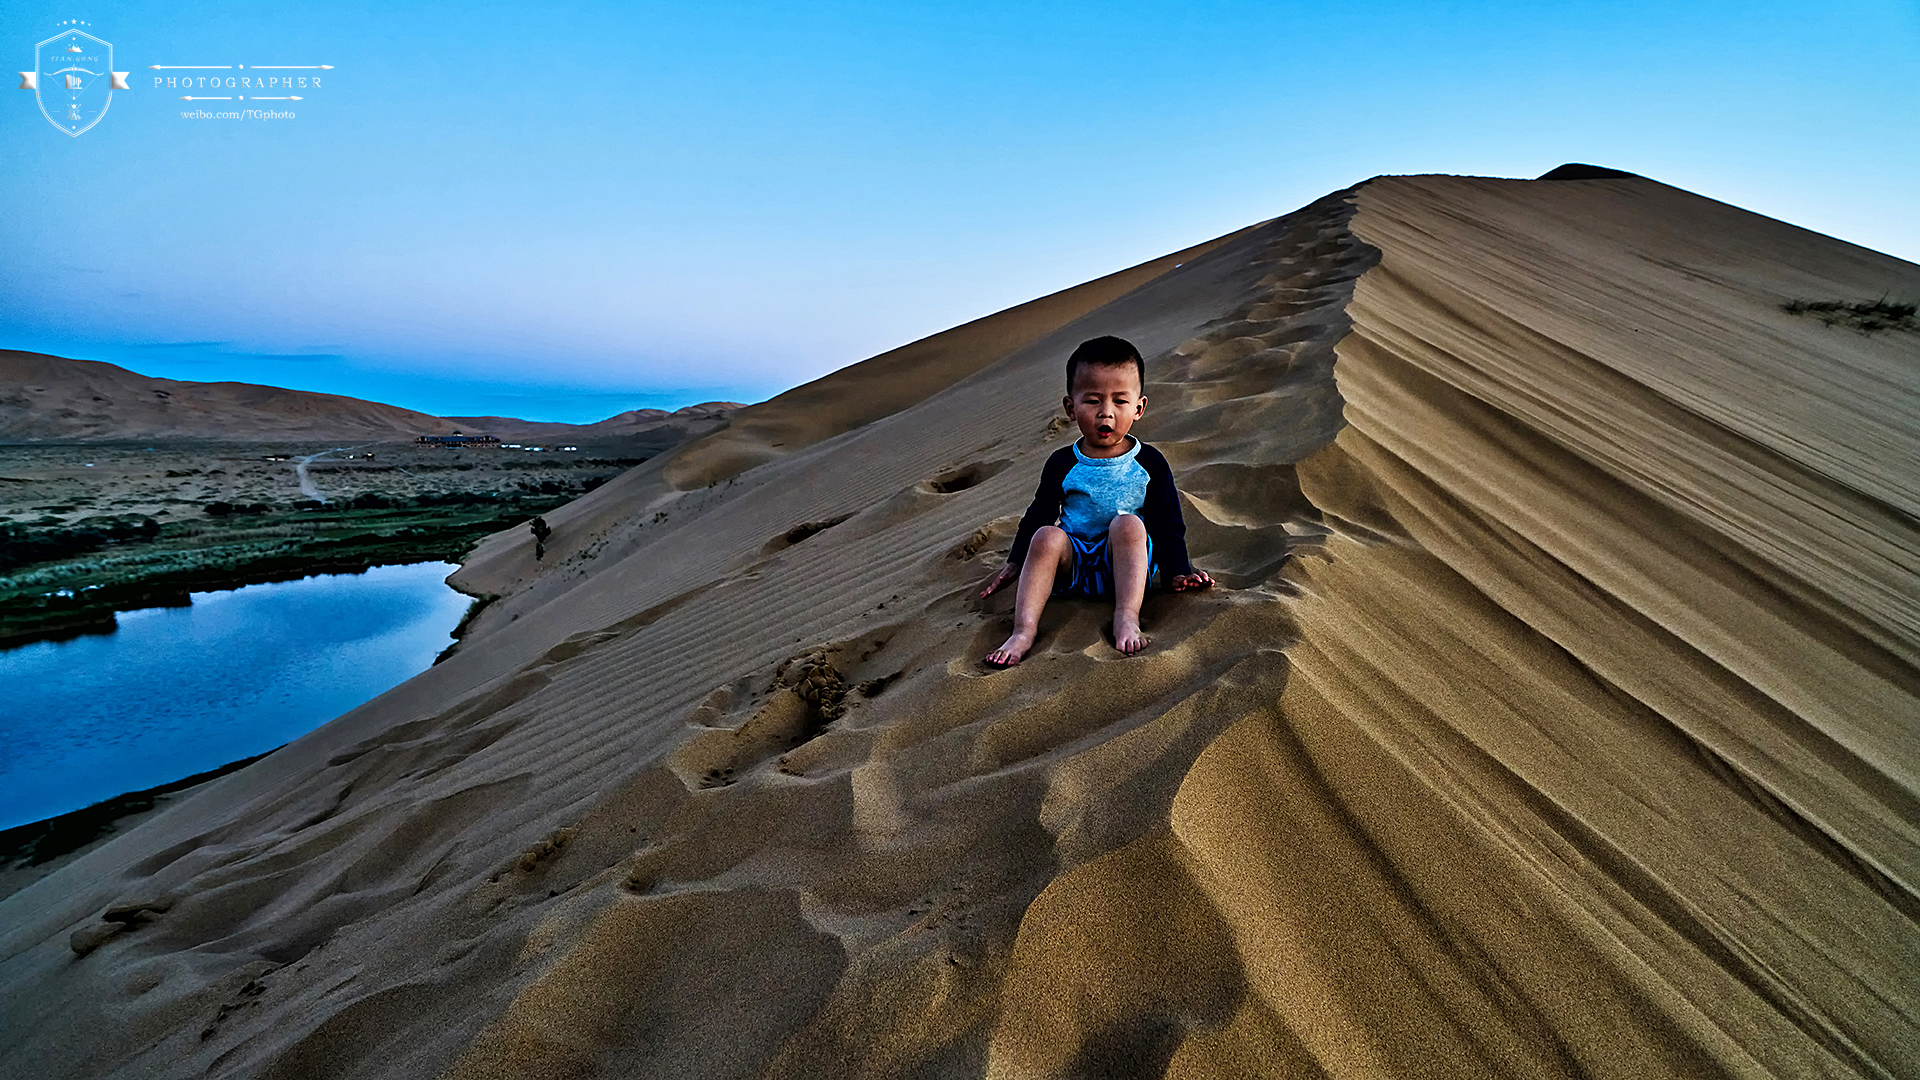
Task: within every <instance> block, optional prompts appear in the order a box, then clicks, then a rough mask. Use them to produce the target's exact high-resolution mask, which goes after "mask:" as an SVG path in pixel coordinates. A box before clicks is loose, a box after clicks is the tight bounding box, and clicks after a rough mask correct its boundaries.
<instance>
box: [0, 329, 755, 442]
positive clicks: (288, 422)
mask: <svg viewBox="0 0 1920 1080" xmlns="http://www.w3.org/2000/svg"><path fill="white" fill-rule="evenodd" d="M739 407H740V406H739V404H738V403H736V402H730V401H711V402H707V403H705V404H703V405H691V406H688V407H687V408H684V409H680V410H677V411H674V412H667V411H665V410H661V409H637V410H633V411H630V412H624V413H621V414H620V415H618V416H613V417H609V418H608V419H606V420H602V421H600V422H599V423H596V424H555V423H547V422H543V421H531V420H516V419H513V418H511V417H503V416H453V417H442V416H429V415H427V414H426V413H421V412H415V411H413V410H412V409H402V408H399V407H397V406H393V405H382V404H380V403H378V402H373V401H362V400H360V399H358V398H350V397H342V396H340V395H338V394H316V393H311V392H308V391H305V390H287V389H283V388H281V387H278V386H261V385H258V384H255V383H238V382H185V381H182V380H178V379H152V378H148V377H147V376H145V375H139V374H135V373H134V372H131V371H128V370H127V369H126V368H123V367H118V366H116V365H114V364H107V363H102V362H100V361H98V360H68V359H66V358H64V357H59V356H48V355H46V354H45V353H30V352H19V351H16V350H12V349H0V443H38V442H59V443H70V442H101V441H131V440H154V441H160V440H183V439H186V440H194V439H218V440H227V441H234V440H249V441H260V442H272V441H276V440H284V441H288V442H296V441H307V440H312V439H341V440H352V439H359V440H393V439H412V438H414V437H416V436H419V435H444V434H447V433H449V432H451V431H454V430H464V431H466V432H467V433H469V434H490V435H493V436H495V437H497V438H502V439H517V440H525V439H556V440H557V439H576V440H578V439H601V438H610V437H630V436H654V438H653V439H652V441H653V442H655V443H657V444H658V446H660V447H662V448H664V447H666V446H669V445H671V444H673V443H674V442H677V441H679V440H680V439H683V438H686V437H687V436H688V435H704V434H706V433H707V432H709V431H711V430H712V429H713V428H714V427H715V426H716V424H715V423H714V421H716V420H719V419H721V418H724V417H725V416H726V415H728V414H729V413H731V412H732V411H733V410H735V409H738V408H739Z"/></svg>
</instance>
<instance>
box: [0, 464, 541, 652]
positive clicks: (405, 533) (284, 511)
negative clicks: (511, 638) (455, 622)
mask: <svg viewBox="0 0 1920 1080" xmlns="http://www.w3.org/2000/svg"><path fill="white" fill-rule="evenodd" d="M569 497H570V495H565V494H546V493H542V494H539V495H534V494H531V493H529V494H525V495H508V496H501V497H487V496H456V497H449V496H429V497H426V498H422V499H416V500H379V501H382V502H386V503H388V505H385V506H380V507H378V508H374V507H369V506H367V505H366V503H367V502H371V501H374V500H365V501H362V502H361V504H360V506H359V507H355V506H353V505H348V504H341V505H329V506H324V507H315V506H309V507H307V508H305V509H291V508H281V509H266V510H264V511H263V512H258V513H248V514H244V515H237V514H233V515H225V516H218V517H207V516H200V517H198V518H194V519H189V520H183V521H177V522H167V523H166V524H162V525H159V526H157V528H155V529H142V530H139V531H138V532H137V533H136V534H134V535H131V536H127V537H121V538H105V539H102V542H101V543H99V544H98V545H93V541H94V540H95V539H98V538H99V537H98V534H91V533H90V534H89V535H88V536H86V537H85V539H86V541H87V543H88V545H90V546H89V547H88V549H87V550H78V551H76V550H72V548H71V547H70V546H68V545H70V544H71V543H72V542H73V539H74V538H73V537H70V536H67V535H65V530H58V531H59V532H61V533H62V535H60V536H59V537H58V541H59V542H58V543H56V544H48V545H44V546H43V545H37V544H36V545H32V546H33V548H34V550H44V551H48V552H54V551H58V552H59V556H60V557H55V558H51V559H46V560H40V561H35V562H32V563H29V564H27V565H14V566H11V567H8V568H6V572H5V573H0V646H4V645H13V644H19V643H22V642H26V641H33V640H43V639H49V638H61V637H71V636H74V635H76V634H85V633H103V632H109V631H111V630H112V629H113V625H114V612H116V611H131V610H134V609H136V608H143V607H169V606H179V605H182V604H185V603H187V602H188V594H190V593H193V592H201V591H207V590H214V589H233V588H239V587H240V586H243V585H253V584H259V583H261V582H267V581H284V580H289V579H293V578H300V577H305V576H307V575H309V574H322V573H355V572H358V571H361V570H365V569H367V568H368V567H370V566H381V565H388V564H392V563H409V562H425V561H431V560H445V561H458V560H460V559H461V558H462V557H464V556H465V555H466V553H467V552H468V551H470V550H471V549H472V548H473V545H474V544H476V543H478V542H479V541H480V539H481V538H483V537H485V536H487V535H489V534H491V533H495V532H498V531H500V530H502V529H508V528H514V527H516V526H524V524H525V523H526V521H527V520H528V519H529V518H531V517H534V516H536V515H538V514H542V513H545V512H547V511H550V510H552V509H553V508H554V507H555V506H556V505H558V504H559V503H562V502H565V501H566V500H567V498H569ZM395 504H398V505H395ZM14 528H16V529H18V530H20V531H21V532H22V538H24V537H26V536H28V535H30V534H31V533H32V532H33V530H32V528H31V527H30V526H15V527H14ZM48 531H49V532H53V531H56V530H48ZM21 546H22V547H26V546H29V545H26V544H22V545H21Z"/></svg>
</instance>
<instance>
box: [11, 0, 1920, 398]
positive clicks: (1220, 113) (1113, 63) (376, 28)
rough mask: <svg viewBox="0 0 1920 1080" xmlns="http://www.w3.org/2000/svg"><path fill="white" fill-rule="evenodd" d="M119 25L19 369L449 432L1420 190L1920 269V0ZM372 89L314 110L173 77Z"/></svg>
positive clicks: (177, 13)
mask: <svg viewBox="0 0 1920 1080" xmlns="http://www.w3.org/2000/svg"><path fill="white" fill-rule="evenodd" d="M532 8H533V5H526V4H505V3H498V4H485V3H483V4H461V5H454V4H404V3H402V4H372V3H366V4H345V3H316V4H313V5H308V6H304V7H302V8H300V9H298V10H287V11H280V10H274V9H273V8H271V7H265V6H262V5H258V4H257V3H245V4H243V3H225V2H188V3H184V4H183V3H178V2H169V3H165V4H160V3H89V2H85V0H83V2H81V3H78V4H69V5H64V6H52V5H47V4H42V3H39V2H37V0H16V2H14V3H10V4H8V5H6V8H5V11H4V14H0V50H10V52H9V53H8V55H12V56H14V57H15V58H16V62H15V63H13V64H12V65H11V66H10V67H7V68H6V70H9V71H11V70H23V69H26V68H28V67H30V66H32V64H33V46H34V43H35V42H37V41H40V40H41V39H43V38H46V37H48V36H50V35H52V34H53V33H55V32H56V31H57V30H58V29H59V26H58V24H59V23H60V22H61V21H62V20H67V19H76V18H77V19H84V20H86V21H87V22H88V23H90V24H91V25H90V26H89V27H87V29H88V30H89V31H91V32H92V33H94V34H96V35H97V36H99V37H101V38H103V39H105V40H107V41H110V42H112V43H113V45H114V50H115V51H114V64H113V66H114V67H115V68H117V69H121V70H128V71H131V72H132V73H133V77H132V78H131V80H130V85H131V87H132V89H130V90H127V91H117V92H116V93H115V95H114V104H113V105H112V107H111V109H110V110H109V112H108V114H107V116H106V117H104V118H103V119H102V121H101V122H100V123H99V124H98V125H97V126H96V127H94V128H93V129H92V130H90V131H88V132H87V133H85V134H84V135H81V136H80V137H78V138H69V137H67V136H65V135H63V134H61V133H60V132H58V131H56V130H54V129H53V127H52V126H51V125H49V124H48V123H47V122H46V120H45V119H43V118H42V116H41V115H40V112H39V110H38V108H37V107H36V106H35V104H34V101H33V94H32V92H30V91H25V90H14V89H12V87H13V86H15V85H16V84H17V83H18V78H17V77H14V78H11V79H9V81H8V83H7V85H6V93H7V94H8V95H9V96H8V97H5V98H0V102H5V105H4V107H0V146H4V148H5V154H4V160H5V161H6V163H7V166H8V168H6V170H5V171H4V174H0V206H4V207H6V212H5V213H4V214H0V347H7V348H21V349H32V350H37V351H43V352H50V353H55V354H59V355H65V356H75V357H84V358H89V359H101V360H109V361H112V362H114V363H119V364H122V365H124V366H127V367H130V368H132V369H134V370H136V371H140V372H142V373H145V374H150V375H157V376H165V377H170V378H185V379H242V380H246V381H253V382H265V383H272V384H276V385H282V386H293V387H299V388H303V389H313V390H324V391H330V392H335V393H346V394H352V395H355V396H359V397H366V398H372V399H376V400H382V401H390V402H393V403H395V404H400V405H405V406H409V407H412V408H419V409H424V410H426V411H430V412H437V413H443V414H462V413H472V412H498V413H509V414H517V415H523V416H529V417H534V418H541V419H564V420H575V421H586V420H592V419H597V418H599V417H603V416H606V415H610V414H611V413H614V412H617V411H620V410H621V409H625V408H632V407H637V406H641V405H653V406H668V407H671V406H676V405H681V404H687V403H690V402H693V401H699V400H704V399H710V398H735V399H739V400H757V399H760V398H764V397H767V396H770V395H772V394H774V393H777V392H779V391H780V390H782V389H785V388H787V387H790V386H793V385H797V384H799V383H801V382H805V381H807V380H809V379H812V378H814V377H817V376H819V375H821V374H824V373H825V372H828V371H831V370H833V369H835V368H838V367H841V366H843V365H845V364H848V363H852V362H854V361H857V360H860V359H862V358H864V357H866V356H869V355H872V354H874V353H877V352H880V351H882V350H885V349H888V348H891V347H893V346H895V345H899V344H902V343H904V342H907V341H910V340H913V339H915V338H918V337H922V336H924V335H926V334H929V333H933V332H936V331H939V330H941V329H944V328H946V327H948V326H951V325H954V324H956V323H959V322H963V321H966V320H968V319H972V318H976V317H978V316H980V315H984V314H988V313H990V312H992V311H996V310H999V309H1000V308H1003V307H1006V306H1008V305H1011V304H1015V303H1019V302H1021V301H1023V300H1027V299H1031V298H1033V297H1035V296H1039V295H1042V294H1044V293H1047V292H1051V291H1053V290H1055V289H1059V288H1064V287H1067V286H1070V285H1073V284H1076V283H1078V282H1080V281H1084V280H1086V279H1088V278H1092V277H1096V276H1098V275H1100V274H1104V273H1107V272H1110V271H1112V270H1116V269H1119V268H1121V267H1123V266H1127V265H1131V264H1133V263H1136V262H1139V261H1142V260H1144V259H1148V258H1152V257H1154V256H1156V255H1160V254H1163V253H1165V252H1167V251H1171V250H1174V249H1177V248H1179V247H1182V246H1185V245H1187V244H1191V243H1194V242H1197V241H1199V240H1202V239H1205V238H1207V237H1210V236H1214V235H1218V234H1220V233H1223V232H1226V231H1228V230H1231V229H1234V228H1237V227H1239V226H1241V225H1244V224H1247V223H1249V222H1252V221H1256V220H1260V219H1262V218H1266V217H1271V216H1273V215H1275V214H1279V213H1283V212H1285V211H1288V210H1291V209H1293V208H1295V207H1297V206H1300V205H1302V204H1304V203H1307V202H1309V201H1311V200H1313V199H1315V198H1317V197H1319V196H1320V195H1323V194H1325V193H1327V192H1329V191H1332V190H1335V189H1338V188H1341V187H1345V186H1347V185H1349V184H1352V183H1354V182H1356V181H1358V180H1361V179H1364V178H1366V177H1368V176H1372V175H1377V174H1381V173H1418V172H1448V173H1468V174H1478V175H1491V176H1534V175H1538V174H1539V173H1541V172H1544V171H1545V170H1547V169H1549V168H1551V167H1553V166H1554V165H1557V164H1560V163H1561V162H1564V161H1588V162H1594V163H1597V164H1603V165H1610V166H1614V167H1617V168H1623V169H1628V170H1631V171H1634V172H1639V173H1642V174H1645V175H1648V176H1651V177H1654V178H1656V179H1659V180H1663V181H1665V182H1667V183H1671V184H1675V185H1678V186H1680V187H1685V188H1688V189H1690V190H1694V191H1698V192H1700V193H1702V194H1705V195H1709V196H1712V197H1714V198H1718V199H1722V200H1724V201H1727V202H1731V203H1735V204H1737V205H1740V206H1745V207H1747V208H1749V209H1753V210H1757V211H1760V212H1762V213H1766V214H1770V215H1772V216H1775V217H1780V218H1784V219H1786V220H1789V221H1792V222H1794V223H1796V224H1799V225H1803V226H1806V227H1808V228H1812V229H1816V230H1819V231H1821V232H1826V233H1831V234H1833V235H1836V236H1840V237H1842V238H1845V239H1848V240H1851V241H1854V242H1856V243H1860V244H1864V245H1867V246H1869V247H1874V248H1877V249H1879V250H1882V251H1886V252H1890V253H1892V254H1895V255H1899V256H1901V257H1903V258H1907V259H1911V260H1916V261H1920V206H1916V199H1915V198H1914V196H1913V193H1914V192H1916V191H1920V112H1916V110H1915V108H1914V105H1915V94H1916V87H1920V3H1917V2H1915V0H1880V2H1860V3H1849V2H1845V0H1839V2H1829V3H1821V4H1775V3H1765V2H1757V3H1742V4H1731V3H1728V4H1717V3H1716V4H1686V3H1679V4H1674V3H1658V4H1656V3H1593V4H1559V5H1542V4H1539V3H1537V2H1535V3H1527V4H1502V3H1453V4H1437V3H1429V4H1409V3H1386V2H1377V3H1365V2H1357V3H1349V4H1324V3H1320V4H1295V3H1276V2H1267V3H1246V4H1240V3H1183V4H1127V3H1118V4H1116V3H1102V4H1073V3H1051V4H1044V5H1043V4H1004V3H993V2H973V3H967V4H955V5H903V4H898V3H886V4H883V3H852V4H849V3H831V2H825V3H822V2H814V3H805V4H799V3H795V4H704V5H671V6H669V5H652V4H645V3H640V4H607V5H600V4H587V3H575V4H557V5H548V6H543V7H541V8H540V10H537V11H536V10H532ZM156 63H159V64H247V65H261V64H321V63H324V64H331V65H333V70H331V71H328V72H326V73H325V78H326V81H325V82H324V84H323V86H322V88H321V89H319V90H316V91H311V92H309V93H306V94H304V95H303V96H304V97H305V100H303V101H301V102H298V103H277V104H276V105H274V106H271V107H278V108H291V109H292V110H293V111H294V113H295V115H294V117H293V118H292V119H283V120H238V121H232V120H217V119H214V120H203V119H183V118H182V117H181V116H180V113H181V111H182V110H183V109H190V108H211V107H220V108H224V107H241V106H239V105H234V104H232V103H219V102H214V103H206V104H204V105H203V104H201V103H188V102H182V101H180V100H178V97H179V95H180V94H181V93H182V91H180V90H178V89H174V90H171V91H169V90H165V89H160V90H156V89H154V88H153V85H152V78H153V76H154V75H156V74H161V73H157V72H154V71H152V70H151V69H150V68H149V67H148V65H150V64H156Z"/></svg>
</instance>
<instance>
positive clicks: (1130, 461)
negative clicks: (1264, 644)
mask: <svg viewBox="0 0 1920 1080" xmlns="http://www.w3.org/2000/svg"><path fill="white" fill-rule="evenodd" d="M1146 379H1147V365H1146V362H1145V361H1143V360H1141V359H1140V352H1139V350H1137V349H1135V348H1134V347H1133V346H1132V345H1131V344H1129V343H1127V342H1126V341H1124V340H1122V339H1120V338H1117V337H1097V338H1094V339H1093V340H1091V341H1085V342H1082V343H1081V344H1080V347H1079V348H1077V349H1075V350H1073V355H1072V356H1070V357H1068V358H1067V396H1066V397H1065V398H1063V399H1062V402H1061V403H1062V404H1063V405H1065V406H1066V410H1067V415H1069V416H1071V417H1073V421H1074V423H1076V424H1078V425H1079V426H1080V438H1079V439H1078V440H1077V441H1075V442H1074V444H1073V445H1072V446H1069V447H1065V448H1063V449H1060V450H1056V451H1054V454H1053V456H1052V457H1050V458H1048V459H1047V465H1046V468H1045V469H1044V470H1042V471H1041V473H1040V487H1039V489H1038V490H1037V491H1035V492H1034V493H1033V505H1031V506H1029V507H1027V513H1026V516H1025V517H1022V518H1021V519H1020V531H1019V532H1017V533H1016V534H1014V538H1013V550H1012V551H1010V552H1008V554H1007V565H1006V566H1005V567H1004V568H1003V569H1002V570H1001V571H1000V573H999V574H997V575H995V576H994V578H993V580H991V581H989V582H987V587H986V588H985V589H984V590H982V591H981V593H980V596H981V598H982V599H985V598H986V597H989V596H991V595H993V594H994V593H995V592H996V591H998V590H999V589H1000V587H1001V586H1003V585H1005V584H1006V583H1007V582H1009V581H1012V580H1014V579H1015V578H1016V577H1017V578H1019V580H1020V587H1019V590H1018V591H1017V592H1016V593H1015V594H1014V601H1013V636H1012V637H1010V638H1008V639H1007V642H1006V644H1004V645H1002V646H1000V648H998V649H996V650H995V651H994V652H993V653H992V654H991V655H989V656H988V657H987V663H988V664H989V665H991V666H993V667H1012V666H1013V665H1015V664H1017V663H1019V662H1020V659H1021V658H1022V657H1024V656H1026V655H1027V650H1028V649H1031V648H1033V638H1034V635H1035V634H1036V633H1037V632H1038V631H1039V628H1040V612H1041V610H1042V609H1044V608H1045V607H1046V606H1047V598H1048V597H1050V596H1084V597H1089V598H1094V599H1102V600H1104V599H1107V598H1109V597H1111V598H1112V600H1113V644H1114V647H1115V648H1117V649H1119V650H1120V651H1121V652H1123V653H1126V654H1128V655H1129V656H1131V655H1132V654H1134V653H1137V652H1139V651H1140V650H1141V649H1144V648H1146V647H1147V643H1148V642H1149V641H1150V640H1151V639H1149V638H1148V637H1147V636H1146V635H1145V634H1143V633H1141V632H1140V602H1141V601H1142V600H1143V599H1145V598H1146V592H1147V586H1148V585H1150V584H1156V583H1159V582H1160V581H1161V580H1162V577H1163V575H1164V577H1165V582H1166V583H1167V584H1170V585H1171V586H1172V587H1173V588H1174V589H1175V590H1184V589H1204V588H1207V587H1208V586H1211V585H1212V584H1213V579H1212V578H1211V577H1208V576H1207V573H1206V571H1204V570H1196V569H1194V567H1193V564H1192V563H1190V562H1188V561H1187V526H1186V522H1185V520H1184V519H1183V518H1182V517H1181V515H1180V496H1179V495H1178V494H1177V493H1175V491H1174V489H1173V470H1172V469H1170V468H1169V467H1168V466H1167V459H1166V458H1164V457H1162V456H1161V455H1160V451H1158V450H1155V449H1154V448H1153V447H1151V446H1148V445H1147V444H1146V443H1143V442H1141V441H1140V440H1139V439H1136V438H1134V437H1133V436H1132V435H1129V434H1127V431H1128V429H1129V428H1131V427H1133V424H1134V421H1136V420H1138V419H1140V418H1141V417H1142V416H1144V415H1146V411H1147V398H1146V395H1145V393H1143V392H1142V391H1143V388H1144V387H1145V385H1146ZM1055 522H1058V524H1055Z"/></svg>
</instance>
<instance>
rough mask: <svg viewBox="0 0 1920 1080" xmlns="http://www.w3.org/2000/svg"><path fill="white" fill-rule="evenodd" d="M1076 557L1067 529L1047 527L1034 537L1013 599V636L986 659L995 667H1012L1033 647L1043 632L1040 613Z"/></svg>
mask: <svg viewBox="0 0 1920 1080" xmlns="http://www.w3.org/2000/svg"><path fill="white" fill-rule="evenodd" d="M1072 558H1073V541H1072V540H1070V539H1068V538H1067V533H1066V530H1064V529H1062V528H1060V527H1059V526H1057V525H1048V526H1045V527H1043V528H1042V529H1040V530H1039V531H1038V532H1036V533H1034V534H1033V541H1032V542H1031V543H1030V544H1028V546H1027V561H1026V562H1025V563H1023V564H1021V567H1020V585H1019V588H1018V589H1017V590H1016V591H1015V593H1014V596H1013V636H1012V637H1010V638H1008V639H1007V641H1006V644H1004V645H1002V646H1000V647H999V648H998V649H995V650H994V651H993V652H992V653H990V654H988V656H987V663H989V664H992V665H994V666H995V667H1011V666H1013V665H1014V664H1017V663H1019V662H1020V658H1021V657H1023V656H1025V655H1027V650H1028V649H1031V648H1033V639H1034V637H1035V636H1036V635H1038V634H1039V633H1040V612H1041V611H1043V610H1045V609H1046V606H1047V597H1049V596H1051V595H1053V579H1054V577H1055V576H1057V575H1058V574H1059V573H1060V571H1061V570H1063V569H1065V568H1066V566H1067V565H1068V561H1069V560H1070V559H1072Z"/></svg>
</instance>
